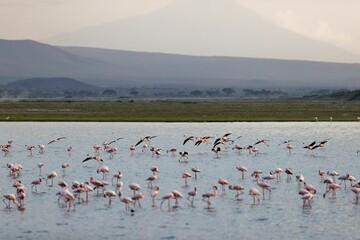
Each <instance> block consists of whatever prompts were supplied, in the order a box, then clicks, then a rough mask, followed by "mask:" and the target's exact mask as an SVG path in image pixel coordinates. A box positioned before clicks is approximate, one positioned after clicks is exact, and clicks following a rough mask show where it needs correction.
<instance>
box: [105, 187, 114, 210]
mask: <svg viewBox="0 0 360 240" xmlns="http://www.w3.org/2000/svg"><path fill="white" fill-rule="evenodd" d="M106 197H108V198H109V206H111V198H112V197H116V193H115V192H114V191H113V190H106V191H105V192H104V198H106Z"/></svg>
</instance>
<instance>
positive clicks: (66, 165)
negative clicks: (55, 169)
mask: <svg viewBox="0 0 360 240" xmlns="http://www.w3.org/2000/svg"><path fill="white" fill-rule="evenodd" d="M69 166H70V164H69V163H63V164H62V165H61V168H62V170H63V176H66V169H67V168H68V167H69Z"/></svg>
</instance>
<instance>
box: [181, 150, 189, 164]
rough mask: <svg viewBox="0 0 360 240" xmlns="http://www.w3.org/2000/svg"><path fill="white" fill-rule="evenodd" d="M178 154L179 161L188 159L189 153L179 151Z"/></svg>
mask: <svg viewBox="0 0 360 240" xmlns="http://www.w3.org/2000/svg"><path fill="white" fill-rule="evenodd" d="M179 154H180V158H179V162H180V161H181V160H184V162H187V161H188V159H189V153H188V152H179Z"/></svg>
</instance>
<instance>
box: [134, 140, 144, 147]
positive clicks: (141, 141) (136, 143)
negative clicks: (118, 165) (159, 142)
mask: <svg viewBox="0 0 360 240" xmlns="http://www.w3.org/2000/svg"><path fill="white" fill-rule="evenodd" d="M143 141H144V140H143V139H140V141H138V142H137V143H136V144H135V147H136V146H137V145H139V144H140V143H142V142H143Z"/></svg>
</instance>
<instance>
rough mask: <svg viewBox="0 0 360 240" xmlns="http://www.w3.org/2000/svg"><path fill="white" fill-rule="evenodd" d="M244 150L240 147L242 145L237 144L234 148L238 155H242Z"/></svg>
mask: <svg viewBox="0 0 360 240" xmlns="http://www.w3.org/2000/svg"><path fill="white" fill-rule="evenodd" d="M242 149H243V148H242V147H241V146H240V144H235V146H234V147H233V150H235V152H236V153H237V154H240V153H241V151H242Z"/></svg>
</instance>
